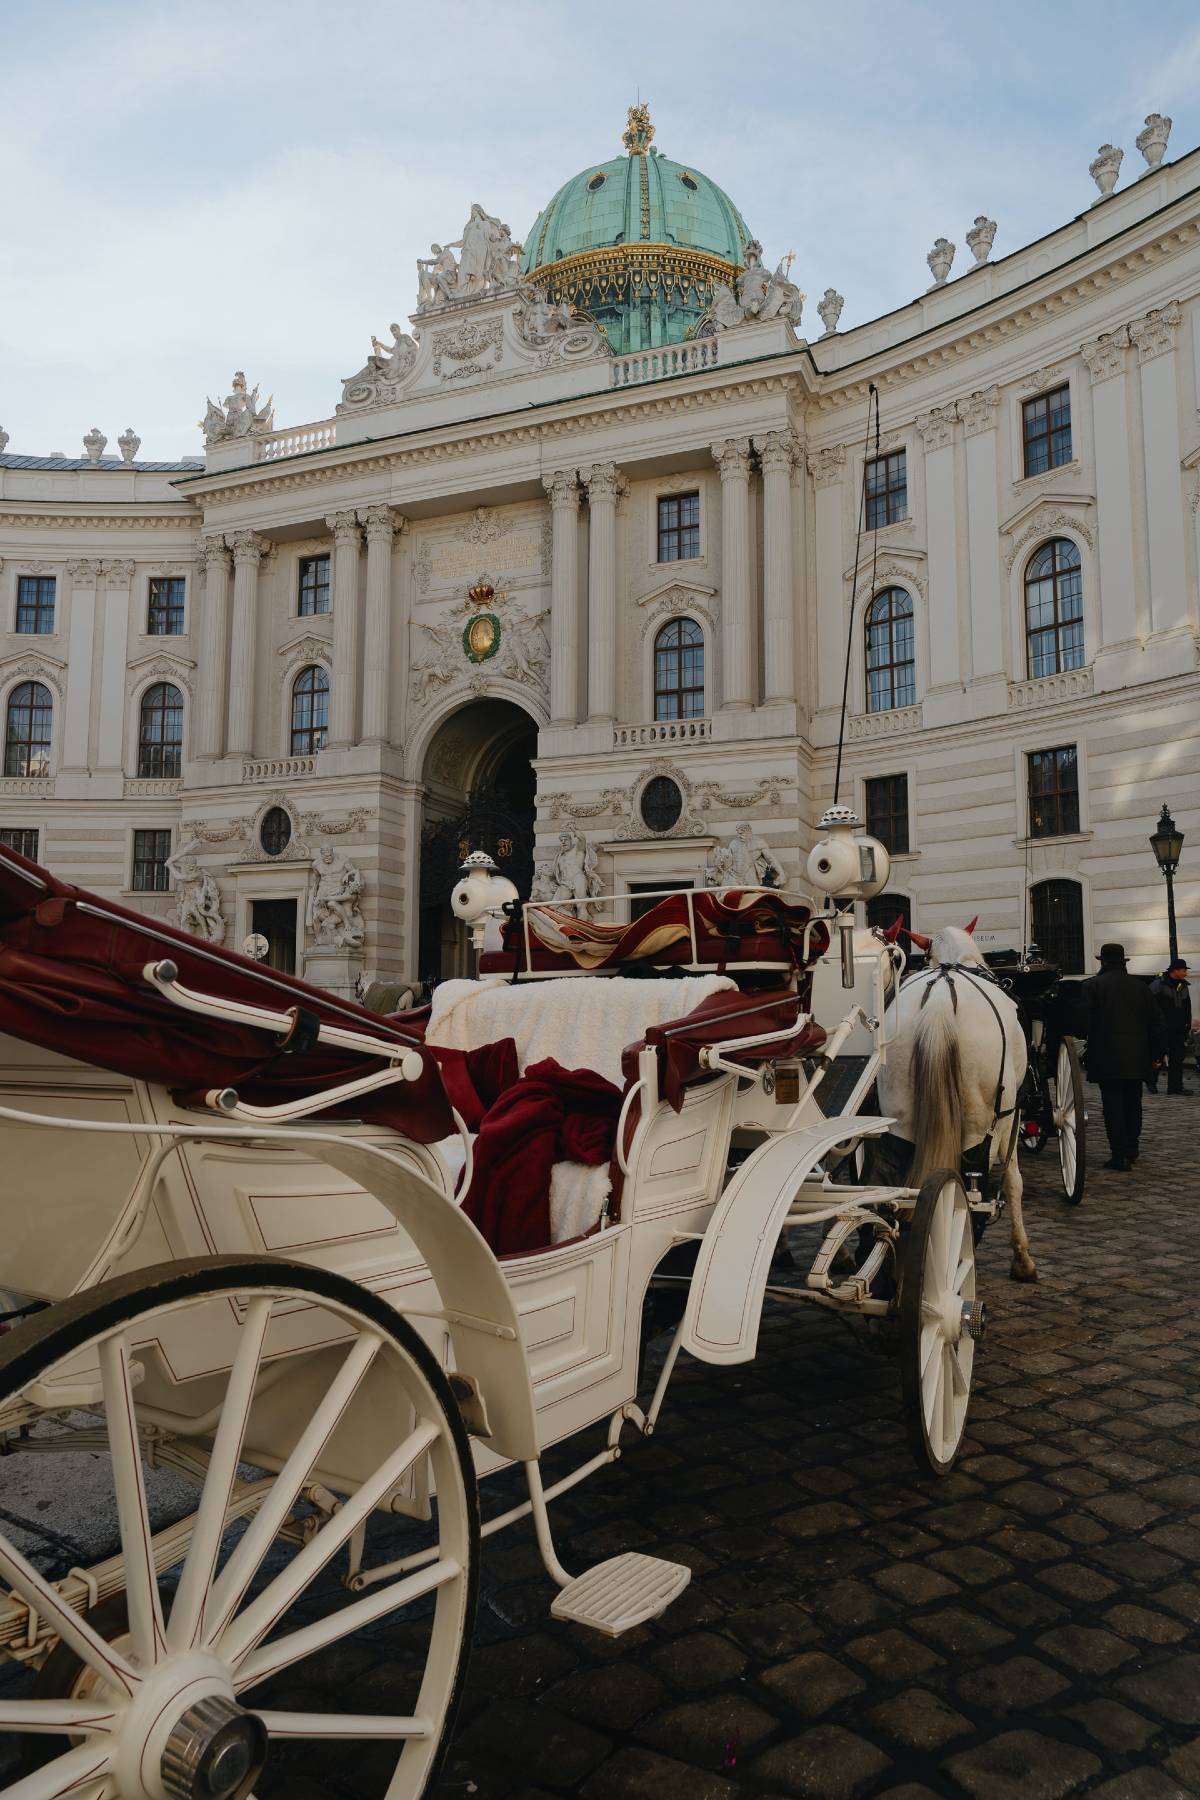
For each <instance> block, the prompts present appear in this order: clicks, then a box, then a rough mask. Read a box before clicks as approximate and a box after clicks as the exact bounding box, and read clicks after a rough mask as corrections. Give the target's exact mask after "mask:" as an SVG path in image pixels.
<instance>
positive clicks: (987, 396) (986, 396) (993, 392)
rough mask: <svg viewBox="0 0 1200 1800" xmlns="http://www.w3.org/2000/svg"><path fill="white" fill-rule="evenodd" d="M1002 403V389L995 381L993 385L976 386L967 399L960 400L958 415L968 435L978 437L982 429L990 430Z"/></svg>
mask: <svg viewBox="0 0 1200 1800" xmlns="http://www.w3.org/2000/svg"><path fill="white" fill-rule="evenodd" d="M999 405H1000V389H999V388H998V387H997V386H996V384H995V383H994V382H993V384H992V386H991V387H986V388H976V389H975V392H974V393H973V394H968V395H967V397H966V399H965V400H960V401H959V402H958V416H959V418H960V419H961V420H962V422H963V425H964V427H965V429H966V433H967V436H968V437H978V435H979V433H980V432H981V431H990V430H991V429H992V421H993V419H994V418H995V415H996V409H997V408H998V407H999Z"/></svg>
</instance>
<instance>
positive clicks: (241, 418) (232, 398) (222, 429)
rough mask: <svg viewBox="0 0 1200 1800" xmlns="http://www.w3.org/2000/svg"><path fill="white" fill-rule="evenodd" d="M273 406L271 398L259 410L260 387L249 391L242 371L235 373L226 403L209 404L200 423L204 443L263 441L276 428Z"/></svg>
mask: <svg viewBox="0 0 1200 1800" xmlns="http://www.w3.org/2000/svg"><path fill="white" fill-rule="evenodd" d="M273 402H274V395H273V394H272V395H268V397H267V399H266V400H265V401H264V402H263V404H262V405H261V406H260V405H259V404H258V383H257V382H255V384H254V386H253V388H249V389H248V388H247V386H246V377H245V375H244V373H243V372H242V370H241V369H238V370H236V371H235V373H234V377H233V381H232V383H231V390H230V392H229V393H228V394H226V396H225V399H224V402H223V403H222V404H221V405H218V404H217V402H216V401H215V400H209V401H208V402H207V410H206V412H205V414H204V417H203V419H201V421H200V429H201V430H202V431H203V433H204V441H205V443H206V444H217V443H221V442H223V441H224V440H225V439H226V438H242V437H261V436H262V435H263V434H264V433H265V432H268V431H270V430H271V429H272V427H273V426H274V423H275V408H274V404H273Z"/></svg>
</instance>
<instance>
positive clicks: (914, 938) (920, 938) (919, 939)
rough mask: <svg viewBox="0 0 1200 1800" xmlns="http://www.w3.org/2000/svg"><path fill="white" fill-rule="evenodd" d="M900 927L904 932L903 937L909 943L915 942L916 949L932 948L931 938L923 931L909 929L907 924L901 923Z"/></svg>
mask: <svg viewBox="0 0 1200 1800" xmlns="http://www.w3.org/2000/svg"><path fill="white" fill-rule="evenodd" d="M900 929H901V931H902V932H903V933H904V935H905V937H906V938H907V939H908V941H909V943H910V944H915V945H916V946H917V949H918V950H926V951H928V950H931V949H932V948H933V939H932V938H930V937H926V936H925V934H924V933H923V932H920V931H910V930H909V929H908V926H907V925H902V926H901V927H900Z"/></svg>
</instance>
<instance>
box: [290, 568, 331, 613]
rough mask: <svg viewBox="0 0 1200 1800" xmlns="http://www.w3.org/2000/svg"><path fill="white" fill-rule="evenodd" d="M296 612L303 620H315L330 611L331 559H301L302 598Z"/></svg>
mask: <svg viewBox="0 0 1200 1800" xmlns="http://www.w3.org/2000/svg"><path fill="white" fill-rule="evenodd" d="M296 611H297V613H298V614H299V616H300V618H302V619H312V618H315V617H316V615H317V614H318V613H327V612H328V611H329V558H328V557H327V556H302V557H301V558H300V597H299V600H298V602H297V605H296Z"/></svg>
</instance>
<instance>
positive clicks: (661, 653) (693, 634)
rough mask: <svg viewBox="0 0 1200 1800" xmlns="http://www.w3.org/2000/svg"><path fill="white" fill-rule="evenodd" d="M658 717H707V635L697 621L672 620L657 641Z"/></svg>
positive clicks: (656, 687) (655, 644) (655, 678)
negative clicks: (705, 666) (705, 699)
mask: <svg viewBox="0 0 1200 1800" xmlns="http://www.w3.org/2000/svg"><path fill="white" fill-rule="evenodd" d="M654 717H655V718H656V719H702V718H703V717H704V633H703V632H702V631H701V629H700V627H699V625H697V623H696V621H695V619H670V620H668V622H667V623H666V624H665V625H664V626H663V627H662V629H661V630H660V631H659V633H658V635H657V636H656V637H655V639H654Z"/></svg>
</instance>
